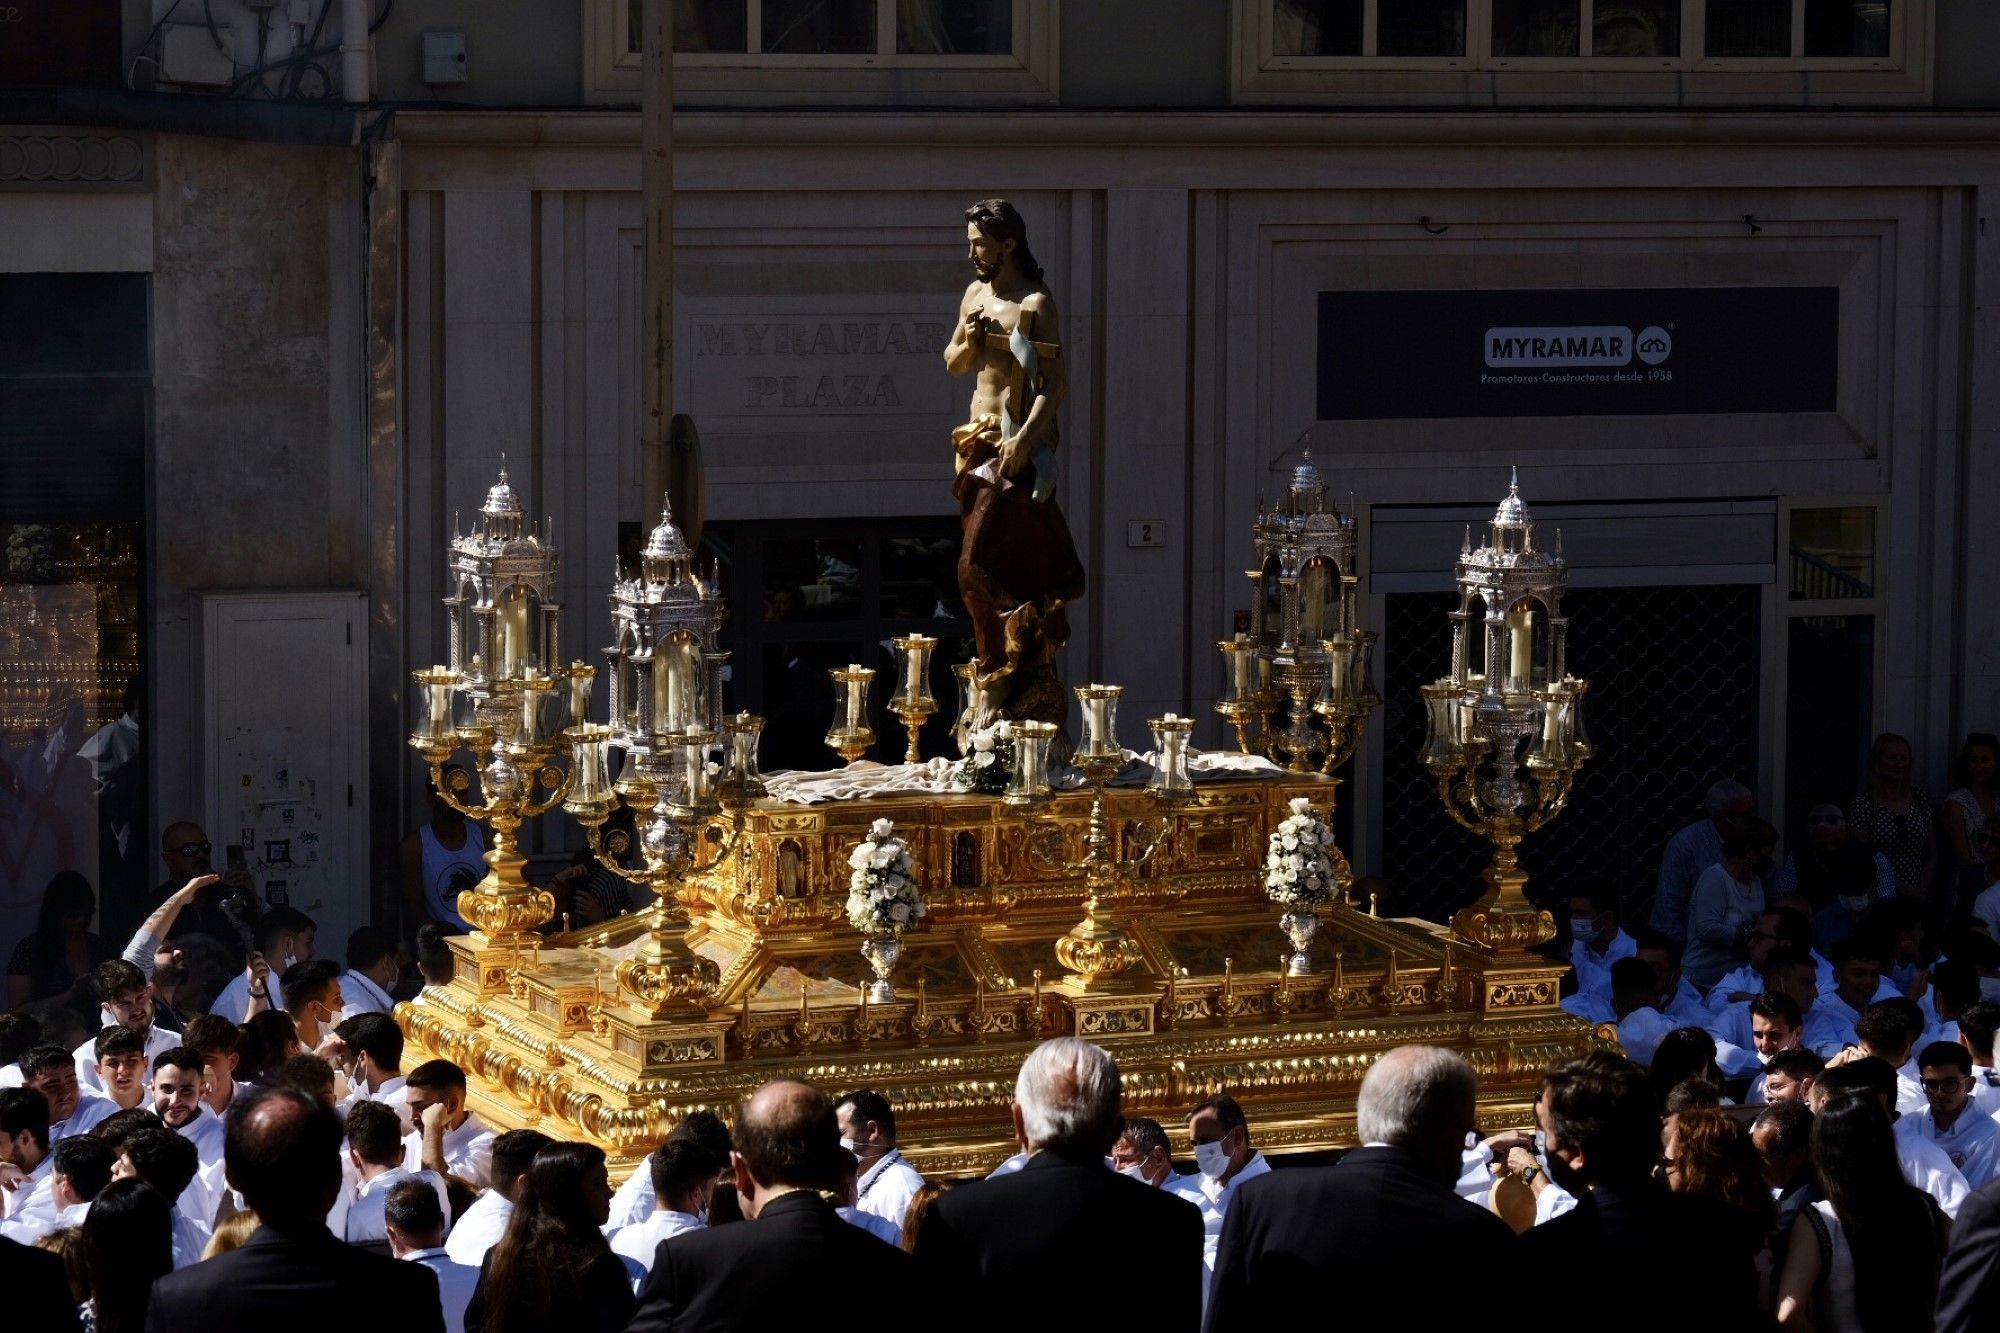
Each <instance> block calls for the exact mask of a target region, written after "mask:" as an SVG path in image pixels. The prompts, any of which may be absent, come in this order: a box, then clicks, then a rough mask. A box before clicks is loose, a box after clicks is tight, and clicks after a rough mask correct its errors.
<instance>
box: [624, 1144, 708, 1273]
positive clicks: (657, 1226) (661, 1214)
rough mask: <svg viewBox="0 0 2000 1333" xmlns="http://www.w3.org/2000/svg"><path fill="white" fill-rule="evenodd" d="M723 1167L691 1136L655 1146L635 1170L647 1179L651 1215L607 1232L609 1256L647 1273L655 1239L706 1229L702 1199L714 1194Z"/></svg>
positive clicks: (705, 1207) (705, 1205) (657, 1244)
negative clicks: (652, 1204)
mask: <svg viewBox="0 0 2000 1333" xmlns="http://www.w3.org/2000/svg"><path fill="white" fill-rule="evenodd" d="M723 1165H724V1164H723V1163H720V1162H717V1161H716V1160H715V1158H714V1157H713V1156H712V1155H710V1153H709V1151H708V1149H706V1148H704V1147H702V1145H701V1144H699V1143H696V1142H695V1141H694V1140H693V1139H692V1138H681V1139H672V1138H670V1139H668V1140H667V1141H666V1142H665V1143H663V1144H661V1145H660V1146H659V1147H658V1148H655V1149H654V1150H653V1153H652V1155H651V1156H650V1157H648V1158H647V1159H646V1164H645V1165H644V1166H643V1167H642V1168H640V1169H641V1170H643V1171H645V1172H646V1173H647V1174H648V1175H649V1176H651V1177H652V1181H653V1198H654V1199H655V1201H656V1204H655V1207H654V1209H653V1213H652V1215H651V1216H650V1217H648V1218H646V1219H645V1220H644V1221H642V1222H635V1223H633V1224H632V1225H630V1226H624V1227H620V1228H619V1229H618V1230H616V1231H614V1232H612V1233H611V1249H612V1252H613V1253H614V1254H620V1255H623V1256H624V1257H625V1258H627V1259H631V1260H633V1261H635V1262H636V1263H637V1264H638V1265H639V1266H640V1267H641V1268H644V1269H645V1270H646V1271H647V1272H651V1271H652V1269H653V1255H654V1254H655V1253H656V1252H658V1250H659V1248H660V1242H661V1241H663V1240H666V1239H667V1238H668V1237H669V1236H678V1235H680V1234H681V1233H682V1232H685V1231H699V1230H700V1229H701V1228H702V1227H703V1226H705V1225H707V1222H706V1218H707V1215H708V1201H709V1199H710V1198H711V1197H712V1196H713V1195H714V1193H715V1175H716V1172H718V1171H720V1170H721V1169H722V1167H723Z"/></svg>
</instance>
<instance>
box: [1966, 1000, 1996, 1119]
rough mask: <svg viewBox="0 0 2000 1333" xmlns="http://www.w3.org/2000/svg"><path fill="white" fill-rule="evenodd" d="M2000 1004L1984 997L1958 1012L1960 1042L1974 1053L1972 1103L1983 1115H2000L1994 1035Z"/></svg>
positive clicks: (1972, 1054) (1968, 1050)
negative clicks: (1994, 1058) (1963, 1010)
mask: <svg viewBox="0 0 2000 1333" xmlns="http://www.w3.org/2000/svg"><path fill="white" fill-rule="evenodd" d="M1996 1031H2000V1004H1990V1003H1988V1002H1986V1001H1984V1000H1982V1001H1980V1002H1979V1003H1978V1004H1975V1005H1973V1006H1972V1007H1971V1008H1969V1009H1967V1010H1966V1011H1965V1012H1964V1013H1962V1014H1960V1015H1959V1016H1958V1044H1959V1045H1961V1046H1963V1047H1965V1049H1966V1051H1967V1052H1968V1053H1970V1054H1971V1056H1972V1103H1973V1105H1974V1106H1977V1107H1978V1108H1979V1111H1980V1114H1982V1115H1996V1116H2000V1074H1996V1073H1995V1072H1994V1069H1993V1035H1994V1033H1995V1032H1996Z"/></svg>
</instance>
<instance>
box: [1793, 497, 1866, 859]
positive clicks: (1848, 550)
mask: <svg viewBox="0 0 2000 1333" xmlns="http://www.w3.org/2000/svg"><path fill="white" fill-rule="evenodd" d="M1875 523H1876V518H1875V506H1874V505H1872V504H1866V503H1860V504H1843V505H1827V504H1825V502H1823V501H1821V502H1818V503H1816V504H1815V505H1814V506H1813V507H1812V508H1804V507H1800V508H1795V509H1792V510H1790V511H1789V515H1788V519H1787V530H1788V540H1787V542H1786V552H1785V556H1786V567H1787V569H1788V571H1789V573H1788V575H1787V577H1786V580H1785V600H1784V603H1783V604H1782V609H1781V611H1780V616H1781V619H1782V621H1783V632H1784V652H1785V674H1784V682H1785V695H1784V698H1785V733H1784V781H1785V790H1784V815H1785V827H1784V829H1783V832H1784V834H1785V837H1786V839H1787V840H1788V842H1789V841H1791V840H1793V839H1795V838H1798V837H1802V836H1804V829H1805V818H1806V814H1807V812H1808V811H1809V810H1810V809H1811V808H1812V807H1813V806H1814V805H1818V804H1821V803H1832V804H1835V805H1840V806H1843V807H1844V806H1845V805H1846V804H1847V802H1848V801H1849V800H1850V799H1851V798H1852V797H1853V795H1854V793H1855V791H1856V789H1857V788H1858V786H1859V784H1860V781H1861V774H1862V772H1863V769H1864V766H1865V764H1866V757H1867V754H1868V743H1869V740H1870V738H1871V737H1873V736H1874V734H1875V726H1874V714H1875V696H1876V688H1875V682H1876V659H1877V655H1878V653H1879V652H1881V651H1883V649H1884V648H1885V645H1882V644H1878V642H1877V640H1878V638H1879V637H1880V636H1879V635H1878V633H1877V626H1878V624H1879V623H1880V616H1881V611H1882V603H1881V599H1880V598H1879V597H1878V595H1877V592H1878V583H1877V579H1876V538H1875Z"/></svg>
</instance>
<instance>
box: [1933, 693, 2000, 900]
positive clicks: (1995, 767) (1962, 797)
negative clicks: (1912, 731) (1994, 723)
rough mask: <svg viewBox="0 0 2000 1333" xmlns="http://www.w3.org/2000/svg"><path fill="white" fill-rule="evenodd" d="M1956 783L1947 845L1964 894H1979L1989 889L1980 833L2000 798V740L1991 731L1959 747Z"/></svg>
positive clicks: (1948, 799)
mask: <svg viewBox="0 0 2000 1333" xmlns="http://www.w3.org/2000/svg"><path fill="white" fill-rule="evenodd" d="M1951 776H1952V780H1953V782H1954V783H1955V784H1956V785H1954V786H1953V787H1952V789H1951V790H1950V791H1949V792H1948V793H1946V794H1945V798H1944V827H1945V845H1946V846H1947V847H1948V848H1950V849H1951V854H1952V859H1953V860H1954V861H1956V862H1957V865H1956V866H1955V867H1954V869H1955V870H1956V872H1957V874H1958V878H1959V881H1960V892H1961V893H1963V892H1965V891H1966V890H1968V889H1969V890H1970V891H1971V892H1973V893H1977V892H1978V891H1979V890H1980V889H1982V888H1984V887H1985V882H1984V880H1983V879H1982V878H1981V877H1980V875H1979V869H1980V864H1981V862H1982V861H1983V860H1984V857H1983V855H1982V853H1981V850H1980V834H1981V833H1983V832H1984V831H1985V829H1986V825H1987V824H1988V823H1990V822H1991V821H1992V819H1993V812H1994V806H1995V801H1996V797H2000V737H1996V736H1994V734H1993V733H1992V732H1990V731H1975V732H1973V733H1972V734H1971V735H1969V736H1967V737H1966V738H1965V743H1964V744H1963V745H1961V746H1959V747H1958V763H1957V765H1956V766H1955V767H1954V768H1953V770H1952V775H1951Z"/></svg>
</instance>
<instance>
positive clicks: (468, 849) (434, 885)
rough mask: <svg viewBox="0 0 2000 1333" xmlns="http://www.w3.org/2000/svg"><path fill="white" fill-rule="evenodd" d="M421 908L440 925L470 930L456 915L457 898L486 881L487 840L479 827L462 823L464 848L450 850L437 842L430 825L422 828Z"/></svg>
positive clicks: (466, 822) (467, 924)
mask: <svg viewBox="0 0 2000 1333" xmlns="http://www.w3.org/2000/svg"><path fill="white" fill-rule="evenodd" d="M423 844H424V866H423V876H424V905H425V906H426V907H428V908H430V912H431V917H432V919H433V920H435V921H437V922H438V923H440V924H441V925H450V926H457V927H458V928H459V929H460V930H470V929H472V925H471V923H470V922H468V921H467V920H466V919H465V918H464V917H462V916H460V915H459V914H458V895H459V894H460V893H462V892H464V891H465V890H466V889H469V888H471V887H472V886H473V885H475V884H477V883H478V882H479V881H480V880H482V879H484V878H486V862H485V861H483V860H481V859H480V858H481V857H482V856H483V855H484V854H485V852H486V839H485V837H484V836H483V835H482V834H481V833H480V831H479V825H477V824H475V823H473V822H472V821H471V820H469V819H468V820H466V821H465V846H463V847H461V848H459V849H458V850H457V851H455V852H454V851H452V850H451V849H450V848H449V847H446V846H444V845H443V844H442V843H440V842H439V841H438V840H437V834H436V833H434V832H433V831H432V830H431V826H430V825H429V824H425V825H424V827H423Z"/></svg>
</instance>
